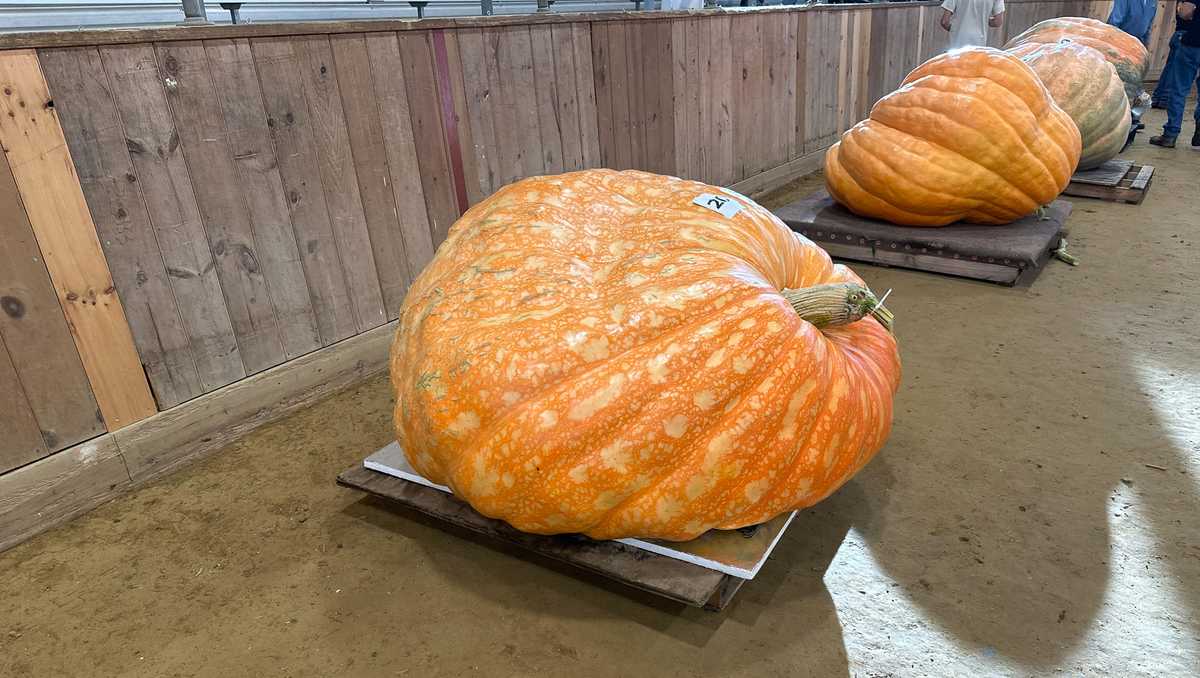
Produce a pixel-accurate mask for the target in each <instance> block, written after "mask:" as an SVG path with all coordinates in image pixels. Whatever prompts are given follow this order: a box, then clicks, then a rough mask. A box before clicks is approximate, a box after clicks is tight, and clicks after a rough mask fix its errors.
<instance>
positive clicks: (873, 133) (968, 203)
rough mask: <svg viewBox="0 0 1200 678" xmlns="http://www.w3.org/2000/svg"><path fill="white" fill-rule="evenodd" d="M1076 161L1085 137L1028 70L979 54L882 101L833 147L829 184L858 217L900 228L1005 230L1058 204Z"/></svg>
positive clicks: (1002, 57)
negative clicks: (964, 225)
mask: <svg viewBox="0 0 1200 678" xmlns="http://www.w3.org/2000/svg"><path fill="white" fill-rule="evenodd" d="M1079 153H1080V136H1079V129H1078V128H1077V127H1076V126H1075V123H1074V122H1072V120H1071V118H1070V116H1068V115H1067V114H1066V113H1065V112H1064V111H1063V110H1062V109H1061V108H1059V107H1058V106H1057V105H1056V104H1055V103H1054V100H1053V99H1051V97H1050V94H1049V93H1048V92H1047V91H1046V88H1045V86H1043V85H1042V83H1041V81H1040V80H1039V79H1038V77H1037V75H1036V74H1035V73H1034V72H1033V71H1032V70H1031V69H1030V68H1029V66H1027V65H1026V64H1025V63H1024V62H1022V61H1021V60H1020V59H1018V58H1017V57H1015V56H1013V55H1011V54H1007V53H1005V52H1001V51H1000V50H996V49H992V48H988V47H973V48H968V49H962V50H954V51H952V52H949V53H947V54H943V55H941V56H937V57H934V58H933V59H930V60H929V61H927V62H925V63H924V64H922V65H921V66H918V67H917V68H916V69H915V70H914V71H913V72H912V73H910V74H909V75H908V77H907V78H905V79H904V84H903V85H902V86H901V87H900V89H898V90H896V91H895V92H892V93H891V94H888V95H887V96H885V97H883V98H882V99H880V100H879V101H878V102H876V104H875V106H874V107H873V108H872V109H871V113H870V116H869V117H868V118H867V119H866V120H864V121H862V122H860V123H858V124H857V125H855V126H854V127H852V128H850V130H848V131H847V132H846V133H845V134H844V135H843V136H842V139H841V141H839V142H838V143H836V144H834V145H833V146H832V147H831V148H830V149H829V151H828V153H827V154H826V156H825V182H826V185H827V187H828V188H829V193H830V194H831V195H832V196H833V198H834V199H835V200H837V201H838V202H840V203H841V204H843V205H845V206H846V207H847V208H848V209H850V210H851V211H853V212H855V213H857V214H860V215H862V216H866V217H873V218H877V219H883V220H886V221H890V222H892V223H896V224H902V225H909V226H944V225H946V224H950V223H953V222H955V221H959V220H963V221H968V222H972V223H979V224H1006V223H1009V222H1012V221H1015V220H1016V219H1019V218H1021V217H1023V216H1025V215H1027V214H1030V213H1032V212H1034V211H1036V210H1037V208H1038V207H1040V206H1042V205H1045V204H1048V203H1050V202H1051V201H1052V200H1054V198H1055V197H1056V196H1058V194H1059V193H1061V192H1062V190H1063V189H1064V188H1066V186H1067V183H1068V182H1070V179H1071V174H1072V173H1074V171H1075V167H1076V164H1077V163H1078V161H1079Z"/></svg>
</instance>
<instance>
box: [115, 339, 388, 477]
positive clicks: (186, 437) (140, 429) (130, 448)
mask: <svg viewBox="0 0 1200 678" xmlns="http://www.w3.org/2000/svg"><path fill="white" fill-rule="evenodd" d="M395 332H396V322H395V321H392V322H389V323H386V324H384V325H381V326H380V327H377V328H374V329H372V330H369V331H367V332H363V333H362V334H359V335H357V336H355V337H353V338H351V339H348V340H346V341H343V342H339V343H338V344H336V345H335V346H330V347H327V348H325V349H323V350H320V351H317V352H315V353H310V354H309V355H306V356H303V357H301V358H298V359H296V360H292V361H289V362H287V363H284V364H282V365H279V366H277V367H274V368H272V369H270V370H267V371H265V372H260V373H258V374H256V375H253V376H251V377H249V378H247V379H243V380H242V381H239V382H238V383H236V384H231V385H229V386H227V387H225V388H223V389H221V390H220V391H216V392H213V393H208V394H205V395H203V396H200V397H199V398H196V399H195V400H192V401H190V402H188V403H185V404H184V405H182V406H180V407H177V408H175V409H173V410H169V411H166V412H160V413H159V414H158V415H156V416H154V417H151V418H149V419H147V420H145V421H143V422H141V424H140V425H137V426H133V427H130V428H127V429H125V430H122V431H119V432H118V433H117V434H116V435H114V436H113V438H114V439H115V441H116V443H117V445H118V446H119V448H120V450H121V454H122V456H123V457H124V459H125V462H126V464H127V465H128V468H129V474H130V476H131V477H132V478H133V480H134V481H135V482H145V481H148V480H152V479H154V478H158V477H161V476H163V475H165V474H168V473H170V472H172V471H174V470H176V469H178V468H180V467H181V466H183V465H186V464H188V463H190V462H192V461H195V460H197V459H200V458H202V457H204V456H205V455H207V454H210V453H212V452H215V451H217V450H220V449H221V448H223V447H225V446H226V445H228V444H229V443H231V442H233V441H234V440H236V439H238V438H239V437H241V436H243V435H245V434H246V433H249V432H250V431H252V430H254V429H256V428H258V427H259V426H262V425H264V424H267V423H270V422H272V421H275V420H277V419H279V418H281V417H283V416H285V415H287V414H288V413H290V412H293V411H295V410H297V409H299V408H301V407H305V406H307V405H311V404H312V403H314V402H316V401H318V400H320V399H322V398H325V397H326V396H328V395H330V394H332V393H335V392H336V391H339V390H341V389H343V388H346V387H348V386H351V385H353V384H356V383H358V382H360V381H362V380H363V379H366V378H367V377H370V376H372V375H375V374H378V373H380V372H382V371H384V370H386V369H387V354H388V348H389V347H390V345H391V340H392V336H393V335H394V334H395Z"/></svg>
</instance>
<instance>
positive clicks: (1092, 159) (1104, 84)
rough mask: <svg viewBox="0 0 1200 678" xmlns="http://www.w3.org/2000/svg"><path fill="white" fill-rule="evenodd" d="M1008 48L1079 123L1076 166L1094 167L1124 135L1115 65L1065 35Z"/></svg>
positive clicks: (1124, 100)
mask: <svg viewBox="0 0 1200 678" xmlns="http://www.w3.org/2000/svg"><path fill="white" fill-rule="evenodd" d="M1009 52H1011V53H1013V54H1015V55H1017V56H1019V57H1020V58H1021V60H1022V61H1024V62H1025V63H1027V64H1029V65H1030V66H1031V67H1032V68H1033V70H1034V72H1035V73H1037V74H1038V77H1039V78H1041V80H1042V84H1044V85H1045V86H1046V89H1047V90H1049V91H1050V96H1052V97H1054V101H1055V103H1057V104H1058V105H1059V106H1060V107H1062V109H1063V110H1064V111H1066V112H1067V115H1070V116H1071V119H1072V120H1074V121H1075V124H1076V125H1077V126H1078V127H1079V133H1080V135H1081V136H1082V140H1083V152H1082V154H1081V155H1080V157H1079V169H1092V168H1093V167H1098V166H1100V165H1102V164H1103V163H1104V162H1105V161H1107V160H1110V159H1112V158H1114V157H1116V155H1117V154H1118V153H1120V152H1121V149H1122V148H1123V147H1124V146H1125V139H1126V137H1128V135H1129V124H1130V116H1129V99H1128V97H1126V95H1125V88H1124V86H1123V84H1122V82H1121V78H1120V77H1118V75H1117V69H1116V68H1114V67H1113V65H1112V64H1111V63H1109V62H1108V61H1107V60H1106V59H1105V58H1104V55H1103V54H1101V53H1100V52H1098V51H1096V50H1094V49H1092V48H1091V47H1088V46H1087V45H1084V44H1081V43H1077V42H1072V41H1071V40H1068V39H1065V38H1064V39H1063V40H1062V41H1061V42H1057V43H1053V44H1046V43H1034V42H1030V43H1025V44H1022V45H1018V46H1017V47H1014V48H1012V49H1010V50H1009Z"/></svg>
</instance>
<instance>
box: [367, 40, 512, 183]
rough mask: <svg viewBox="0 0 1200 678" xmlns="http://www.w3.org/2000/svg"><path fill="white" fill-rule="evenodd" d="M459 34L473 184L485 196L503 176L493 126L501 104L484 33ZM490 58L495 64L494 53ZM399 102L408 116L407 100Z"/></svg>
mask: <svg viewBox="0 0 1200 678" xmlns="http://www.w3.org/2000/svg"><path fill="white" fill-rule="evenodd" d="M458 35H459V47H460V49H461V50H462V65H463V87H464V89H465V90H466V96H467V102H466V112H467V122H468V124H469V126H470V128H471V136H472V138H473V139H474V140H475V142H474V144H472V147H471V148H470V149H469V150H470V153H471V154H472V155H474V156H475V162H474V166H475V182H474V183H475V184H476V185H477V186H478V189H477V193H478V194H479V195H483V196H487V195H491V194H492V192H493V191H495V190H496V189H498V188H500V186H501V177H503V176H505V174H504V171H503V169H502V168H501V165H500V141H499V139H498V138H497V135H496V128H495V125H494V123H495V120H496V116H497V112H498V108H499V106H500V105H501V104H500V92H499V90H498V89H497V87H496V86H495V85H493V84H492V82H491V80H490V79H489V76H488V58H489V57H488V54H487V52H488V51H489V50H486V49H485V40H484V32H483V31H481V30H479V29H464V30H462V31H460V32H459V33H458ZM393 40H394V38H393ZM491 58H492V60H493V61H494V54H493V55H492V57H491ZM397 65H399V57H397ZM377 87H378V84H377ZM398 103H399V102H398ZM402 103H403V106H404V109H405V116H406V117H407V114H408V99H407V97H405V98H404V100H403V102H402ZM409 126H411V123H409Z"/></svg>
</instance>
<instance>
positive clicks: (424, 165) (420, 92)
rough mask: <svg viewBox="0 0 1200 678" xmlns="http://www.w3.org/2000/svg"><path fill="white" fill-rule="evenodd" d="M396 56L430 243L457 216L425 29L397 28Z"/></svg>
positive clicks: (440, 237) (442, 236)
mask: <svg viewBox="0 0 1200 678" xmlns="http://www.w3.org/2000/svg"><path fill="white" fill-rule="evenodd" d="M397 40H399V43H400V59H401V61H402V63H403V66H404V83H405V86H406V88H407V92H408V105H409V114H410V116H411V118H412V126H413V139H414V141H415V142H416V146H417V161H418V163H419V165H420V167H421V179H422V188H423V190H424V194H425V206H426V208H427V209H428V212H429V227H430V230H431V232H432V233H431V235H432V238H433V244H434V245H435V246H436V245H439V244H441V242H442V241H443V240H445V239H446V234H447V233H449V232H450V226H452V225H453V224H454V222H455V221H456V220H457V219H458V216H459V213H458V200H457V198H456V197H455V189H454V181H453V179H452V177H451V174H450V154H449V151H448V150H447V148H446V139H445V136H444V135H443V133H442V114H441V105H440V104H439V101H440V96H441V95H440V92H439V90H438V83H437V72H436V70H435V68H434V64H433V47H432V45H431V44H430V34H429V32H428V31H401V32H400V33H399V34H398V35H397Z"/></svg>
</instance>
